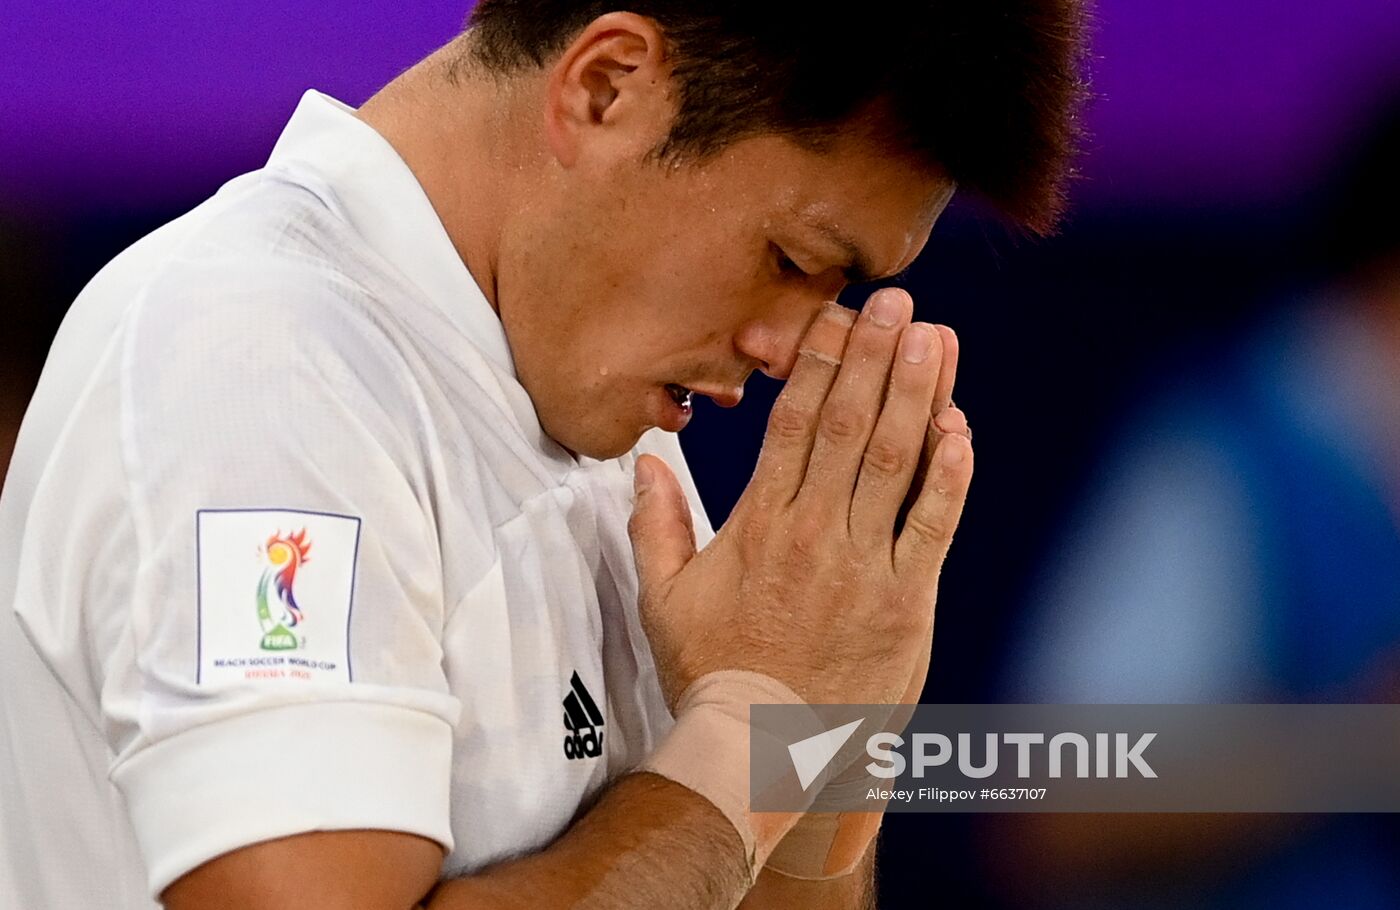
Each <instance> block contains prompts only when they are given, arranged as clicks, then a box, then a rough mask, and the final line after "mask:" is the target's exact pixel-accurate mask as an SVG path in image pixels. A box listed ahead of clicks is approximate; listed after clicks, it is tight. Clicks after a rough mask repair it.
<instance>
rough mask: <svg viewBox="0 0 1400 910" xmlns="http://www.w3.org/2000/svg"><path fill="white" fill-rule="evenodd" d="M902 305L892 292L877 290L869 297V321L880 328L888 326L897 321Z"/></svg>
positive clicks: (902, 310)
mask: <svg viewBox="0 0 1400 910" xmlns="http://www.w3.org/2000/svg"><path fill="white" fill-rule="evenodd" d="M903 312H904V306H903V305H902V304H901V303H900V300H899V298H898V296H896V295H895V294H894V293H893V292H882V291H877V292H876V293H875V296H873V297H871V298H870V321H871V322H873V323H875V324H876V325H878V326H880V327H881V328H885V329H887V328H889V327H890V326H892V325H894V324H895V323H897V322H899V317H900V314H901V313H903Z"/></svg>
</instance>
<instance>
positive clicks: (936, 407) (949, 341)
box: [929, 325, 958, 414]
mask: <svg viewBox="0 0 1400 910" xmlns="http://www.w3.org/2000/svg"><path fill="white" fill-rule="evenodd" d="M934 328H936V329H937V330H938V337H939V340H940V341H942V342H943V361H942V363H941V364H940V365H939V374H938V388H937V391H935V392H934V393H933V407H932V409H931V410H930V411H929V413H930V414H937V413H939V412H940V411H942V410H943V409H944V408H947V407H950V406H951V405H952V404H953V383H955V382H956V381H957V378H958V335H957V333H956V332H954V331H953V330H952V329H950V328H948V327H947V326H946V325H937V326H934Z"/></svg>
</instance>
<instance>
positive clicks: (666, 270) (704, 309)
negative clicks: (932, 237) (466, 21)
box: [498, 136, 953, 458]
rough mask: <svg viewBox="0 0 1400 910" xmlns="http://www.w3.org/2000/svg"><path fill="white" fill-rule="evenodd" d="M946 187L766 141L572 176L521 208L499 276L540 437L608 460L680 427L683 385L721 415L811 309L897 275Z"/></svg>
mask: <svg viewBox="0 0 1400 910" xmlns="http://www.w3.org/2000/svg"><path fill="white" fill-rule="evenodd" d="M952 191H953V185H952V184H951V182H949V181H948V180H946V179H944V178H941V177H939V176H938V175H936V174H930V173H928V172H926V171H921V170H920V169H918V168H914V167H911V166H910V165H909V164H908V163H907V162H906V161H905V160H903V159H900V158H898V157H895V156H891V155H888V153H887V152H884V151H883V150H882V149H881V148H880V147H879V145H878V144H877V143H875V142H874V141H871V140H868V139H865V138H861V137H856V136H853V137H851V138H847V139H844V140H842V141H841V142H838V143H837V144H836V145H835V146H834V147H833V148H832V149H831V150H830V151H827V152H823V153H816V152H811V151H807V150H804V149H802V148H800V147H798V146H797V145H795V144H794V143H792V142H790V141H788V140H786V139H783V138H780V137H776V136H761V137H757V138H752V139H746V140H742V141H740V142H737V143H735V144H733V145H732V146H730V147H729V148H727V149H726V150H725V151H724V152H722V153H720V154H719V155H717V156H715V157H714V158H712V159H710V160H709V161H708V162H706V163H705V164H704V165H702V166H691V165H682V166H680V167H669V166H661V165H657V164H654V163H648V162H642V161H636V160H629V161H617V162H613V163H610V164H608V166H606V167H596V168H575V169H573V170H571V171H569V172H568V173H567V174H566V175H564V179H561V180H560V181H559V182H557V183H556V184H554V185H553V186H552V188H551V191H549V192H544V193H542V194H541V196H540V198H537V199H535V200H529V201H522V207H523V208H524V209H526V210H528V211H529V213H530V217H528V218H523V219H521V220H520V221H521V223H522V224H523V225H524V226H522V227H520V228H519V229H518V230H517V232H516V234H515V236H512V237H510V238H508V242H507V243H505V244H504V245H503V248H502V253H501V256H502V261H501V263H500V270H499V272H498V276H499V282H500V283H499V285H498V294H499V297H498V300H499V302H500V314H501V319H502V321H503V323H504V325H505V329H506V333H507V336H508V338H509V340H510V345H511V349H512V352H513V355H514V357H515V362H516V368H517V371H518V374H519V376H520V379H521V381H522V383H523V384H524V386H525V388H526V390H527V391H528V392H529V394H530V397H531V399H532V400H533V401H534V404H535V409H536V411H537V413H538V415H539V418H540V423H541V425H542V426H543V428H544V430H545V432H546V433H548V434H549V435H550V436H551V437H552V438H553V439H554V440H556V441H557V442H559V443H560V444H561V445H563V446H564V447H566V448H568V449H570V450H571V451H573V452H576V453H580V454H583V455H588V456H591V457H594V458H609V457H614V456H616V455H620V454H622V453H624V452H626V451H628V450H629V449H630V448H631V447H632V446H633V445H634V444H635V443H636V441H637V439H638V437H639V436H641V434H642V433H643V432H645V431H646V430H647V429H649V428H651V427H658V426H659V427H662V428H663V429H666V430H671V431H675V430H679V429H680V428H681V427H683V426H684V425H685V424H686V422H687V421H688V419H689V417H690V412H689V408H688V407H687V406H686V405H685V404H684V398H685V392H686V391H687V390H689V391H691V392H693V393H694V394H695V395H706V396H709V397H710V398H712V399H714V400H715V401H716V403H718V404H720V405H724V406H728V405H733V404H736V403H738V400H739V397H740V396H741V395H742V394H743V385H744V382H745V380H746V379H747V378H748V376H749V375H750V374H751V373H752V372H753V371H754V370H755V369H758V370H763V371H764V372H765V373H767V374H769V375H771V376H775V377H778V378H783V377H786V375H787V373H788V371H789V370H790V369H791V366H792V363H793V361H794V359H795V358H796V355H797V349H798V343H799V341H800V339H801V337H802V334H803V332H804V331H805V329H806V327H807V325H808V324H809V323H810V322H811V320H812V319H813V317H814V316H815V315H816V313H817V312H818V311H819V310H820V308H821V306H822V304H823V303H824V302H825V301H829V300H834V299H836V296H837V294H838V293H839V292H840V291H841V289H842V288H843V287H844V286H845V285H846V284H848V283H852V282H853V281H856V280H859V279H860V277H861V276H860V275H859V274H858V273H859V272H862V271H863V272H864V277H866V278H870V277H883V276H887V275H891V274H894V273H897V272H899V271H902V270H903V269H905V268H906V267H908V265H909V264H910V263H911V262H912V261H913V260H914V258H915V257H916V256H917V255H918V253H919V251H920V250H921V249H922V248H923V246H924V244H925V242H926V241H927V240H928V235H929V232H930V230H931V229H932V227H933V222H934V220H935V219H936V218H937V216H938V215H939V213H940V212H941V211H942V209H943V208H944V206H946V204H947V202H948V200H949V199H950V198H951V196H952ZM845 243H849V244H850V245H851V246H853V247H854V250H852V249H848V248H847V246H846V245H845ZM853 253H854V254H855V255H856V257H857V258H855V259H853V258H852V256H853ZM677 399H681V400H680V401H678V400H677Z"/></svg>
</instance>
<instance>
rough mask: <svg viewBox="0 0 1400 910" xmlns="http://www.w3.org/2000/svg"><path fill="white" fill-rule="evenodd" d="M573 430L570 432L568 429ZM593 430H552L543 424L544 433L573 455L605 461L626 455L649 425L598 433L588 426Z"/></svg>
mask: <svg viewBox="0 0 1400 910" xmlns="http://www.w3.org/2000/svg"><path fill="white" fill-rule="evenodd" d="M571 429H572V430H573V432H570V430H571ZM590 429H593V430H594V432H578V430H577V428H576V427H574V428H569V427H563V428H560V430H559V432H553V431H552V428H551V427H548V426H545V427H544V431H545V433H546V434H547V435H548V436H549V437H550V438H551V439H553V440H554V441H555V442H557V443H558V444H559V445H561V446H563V447H564V448H565V449H567V450H568V451H569V453H570V454H572V455H574V456H575V457H578V456H581V455H582V456H586V457H588V458H594V459H597V460H598V461H607V460H608V459H609V458H617V457H619V456H621V455H626V454H627V453H628V452H630V451H632V448H633V447H634V446H636V444H637V440H639V439H641V438H642V434H643V433H645V432H646V431H647V430H649V429H651V428H650V427H641V428H636V429H631V430H627V429H623V428H621V427H619V428H617V429H616V430H615V431H613V432H606V433H599V432H597V429H600V428H590Z"/></svg>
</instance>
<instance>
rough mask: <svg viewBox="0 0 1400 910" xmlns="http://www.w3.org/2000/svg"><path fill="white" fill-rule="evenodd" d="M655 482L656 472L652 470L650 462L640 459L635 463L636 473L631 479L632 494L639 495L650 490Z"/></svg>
mask: <svg viewBox="0 0 1400 910" xmlns="http://www.w3.org/2000/svg"><path fill="white" fill-rule="evenodd" d="M655 480H656V471H655V470H653V469H652V466H651V462H649V461H647V460H646V459H642V460H640V461H638V462H637V473H636V475H635V476H634V477H633V478H632V492H634V493H636V494H638V495H641V494H642V493H645V492H646V491H647V490H648V489H650V487H651V485H652V483H653V482H654V481H655Z"/></svg>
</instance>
